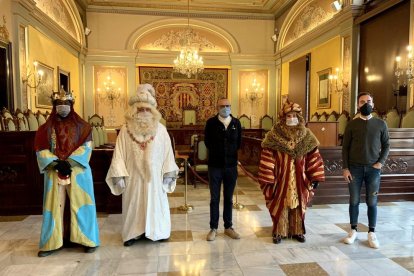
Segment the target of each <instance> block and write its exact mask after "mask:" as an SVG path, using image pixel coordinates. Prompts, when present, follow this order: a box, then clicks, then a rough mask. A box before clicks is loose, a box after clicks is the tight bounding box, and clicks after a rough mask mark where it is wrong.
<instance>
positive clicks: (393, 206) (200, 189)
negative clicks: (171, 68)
mask: <svg viewBox="0 0 414 276" xmlns="http://www.w3.org/2000/svg"><path fill="white" fill-rule="evenodd" d="M238 183H239V185H238V193H237V194H238V196H237V202H238V203H241V204H244V205H245V208H243V209H242V210H234V213H233V223H234V228H235V229H236V230H237V231H238V232H239V233H240V234H241V239H240V240H232V239H230V238H229V237H227V236H224V234H223V225H222V221H220V228H219V235H218V237H217V239H216V240H215V241H213V242H207V241H206V240H205V238H206V234H207V232H208V230H209V229H208V228H209V227H208V225H209V191H208V189H207V187H206V186H205V185H198V186H197V188H196V189H194V188H193V187H190V186H189V188H188V193H187V194H188V200H187V203H188V204H191V205H193V206H194V210H193V211H192V212H191V213H186V212H183V211H180V209H179V208H178V207H180V206H181V205H184V204H185V202H184V185H178V186H177V189H176V191H175V192H174V193H173V194H171V195H170V196H169V201H170V207H171V214H172V215H171V219H172V233H171V238H170V239H169V240H167V241H163V242H152V241H149V240H145V239H144V240H140V241H138V242H137V243H136V244H134V245H133V246H131V247H124V246H123V245H122V241H121V237H120V228H121V216H120V215H119V214H116V215H113V214H112V215H107V214H99V218H98V220H99V226H100V235H101V241H102V245H101V247H100V248H99V249H98V250H97V251H96V252H95V253H92V254H86V253H83V251H82V250H81V248H70V249H63V250H61V251H59V252H57V253H55V254H53V255H51V256H49V257H45V258H38V257H37V251H38V249H37V246H38V239H39V232H40V227H41V216H21V217H0V275H19V276H20V275H65V276H69V275H76V276H78V275H254V276H259V275H295V276H296V275H307V276H308V275H358V276H359V275H392V276H397V275H412V274H413V273H414V202H392V203H383V204H380V206H379V208H378V214H379V215H378V225H377V229H376V232H377V237H378V239H379V241H380V243H381V248H380V249H371V248H369V247H368V243H367V233H366V231H367V227H366V225H367V219H366V207H365V205H361V208H360V209H361V210H360V222H361V225H360V226H359V231H360V232H359V233H358V240H357V241H356V242H355V243H354V244H353V245H346V244H343V243H342V242H341V239H342V238H343V237H344V236H345V235H346V233H347V231H348V206H347V205H346V204H332V205H314V206H313V207H311V208H309V209H308V212H307V214H306V226H307V235H306V238H307V241H306V243H304V244H302V243H298V242H296V241H294V240H289V239H288V240H282V243H281V244H278V245H275V244H273V243H272V239H271V225H272V222H271V219H270V217H269V214H268V211H267V209H266V207H265V205H264V201H263V196H262V194H261V192H260V190H259V189H258V187H257V185H255V184H254V183H253V182H251V181H250V180H249V179H247V178H246V177H242V176H241V177H239V182H238ZM322 185H323V184H322ZM235 201H236V197H235Z"/></svg>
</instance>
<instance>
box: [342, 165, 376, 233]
mask: <svg viewBox="0 0 414 276" xmlns="http://www.w3.org/2000/svg"><path fill="white" fill-rule="evenodd" d="M349 171H350V172H351V175H352V181H351V183H349V184H348V187H349V196H350V197H349V219H350V223H351V225H357V224H358V215H359V202H360V199H361V188H362V183H364V184H365V199H366V203H367V206H368V226H369V227H370V228H375V225H376V224H377V202H378V192H379V188H380V180H381V170H378V169H375V168H373V167H372V166H370V165H368V166H363V165H349Z"/></svg>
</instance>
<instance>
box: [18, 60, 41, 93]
mask: <svg viewBox="0 0 414 276" xmlns="http://www.w3.org/2000/svg"><path fill="white" fill-rule="evenodd" d="M37 65H38V62H37V61H35V62H33V71H31V70H30V69H28V70H27V74H26V77H23V78H22V82H23V84H25V85H27V86H28V87H30V88H33V89H36V88H37V87H39V85H40V83H41V82H42V79H43V74H44V72H43V70H37Z"/></svg>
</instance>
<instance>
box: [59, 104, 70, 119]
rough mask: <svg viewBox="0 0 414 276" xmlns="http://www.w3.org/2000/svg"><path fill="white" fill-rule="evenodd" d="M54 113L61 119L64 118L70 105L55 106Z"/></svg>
mask: <svg viewBox="0 0 414 276" xmlns="http://www.w3.org/2000/svg"><path fill="white" fill-rule="evenodd" d="M56 112H57V114H59V115H60V116H61V117H63V118H65V117H66V116H68V114H69V112H70V105H66V104H61V105H57V106H56Z"/></svg>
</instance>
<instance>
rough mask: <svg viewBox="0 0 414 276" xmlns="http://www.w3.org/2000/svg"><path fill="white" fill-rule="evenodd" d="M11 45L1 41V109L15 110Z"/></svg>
mask: <svg viewBox="0 0 414 276" xmlns="http://www.w3.org/2000/svg"><path fill="white" fill-rule="evenodd" d="M11 47H12V46H11V43H6V42H3V41H1V40H0V109H2V108H3V107H6V108H7V109H8V110H14V101H13V67H12V48H11Z"/></svg>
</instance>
